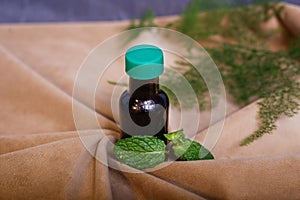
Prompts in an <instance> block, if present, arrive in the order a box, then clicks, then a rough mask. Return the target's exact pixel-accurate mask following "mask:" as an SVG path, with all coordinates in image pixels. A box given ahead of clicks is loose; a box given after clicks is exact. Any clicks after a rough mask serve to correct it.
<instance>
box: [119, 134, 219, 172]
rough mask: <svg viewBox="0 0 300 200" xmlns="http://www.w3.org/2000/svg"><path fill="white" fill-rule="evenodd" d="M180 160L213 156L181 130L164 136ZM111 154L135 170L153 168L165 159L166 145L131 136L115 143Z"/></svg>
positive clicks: (158, 141)
mask: <svg viewBox="0 0 300 200" xmlns="http://www.w3.org/2000/svg"><path fill="white" fill-rule="evenodd" d="M164 136H165V137H166V138H167V139H168V141H170V142H172V146H171V147H172V151H173V152H174V154H175V156H176V157H177V158H179V159H180V160H185V161H189V160H206V159H214V156H213V155H212V154H211V153H210V152H209V151H208V150H207V149H206V148H204V147H203V146H202V145H200V144H199V143H198V142H195V141H191V140H190V139H188V138H186V137H185V135H184V132H183V130H179V131H175V132H172V133H168V134H164ZM113 153H114V155H115V157H116V158H117V159H118V160H119V161H120V162H122V163H125V164H127V165H129V166H131V167H133V168H136V169H146V168H151V167H155V166H156V165H158V164H160V163H162V162H164V161H165V159H166V153H169V152H167V151H166V145H165V143H164V141H163V140H161V139H158V138H156V137H154V136H133V137H131V138H125V139H121V140H119V141H118V142H116V144H115V146H114V150H113Z"/></svg>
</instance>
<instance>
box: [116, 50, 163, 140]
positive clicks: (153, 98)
mask: <svg viewBox="0 0 300 200" xmlns="http://www.w3.org/2000/svg"><path fill="white" fill-rule="evenodd" d="M153 51H154V53H153ZM156 57H158V58H159V59H157V58H156ZM162 57H163V56H162V51H161V50H160V49H158V48H157V47H155V46H152V45H139V46H135V47H133V48H131V49H129V50H128V51H127V53H126V57H125V59H126V73H127V74H128V75H129V76H130V79H129V88H128V90H127V91H125V92H124V93H123V94H122V96H121V98H120V102H119V103H120V105H119V108H120V113H119V114H120V128H121V138H126V137H131V136H134V135H139V136H145V135H148V136H150V135H153V136H156V137H158V138H160V139H162V140H164V141H165V143H166V138H165V137H164V136H163V134H165V133H167V132H168V107H169V99H168V96H167V95H166V93H165V92H163V91H162V90H160V89H159V77H158V76H159V75H160V74H161V73H162V72H163V70H162V69H161V68H162V67H163V59H162ZM136 63H137V64H136ZM132 66H133V67H132ZM150 68H151V70H150V71H149V69H150ZM145 73H146V74H145Z"/></svg>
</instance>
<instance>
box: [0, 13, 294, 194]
mask: <svg viewBox="0 0 300 200" xmlns="http://www.w3.org/2000/svg"><path fill="white" fill-rule="evenodd" d="M293 9H294V8H293ZM299 10H300V9H298V11H299ZM299 13H300V11H299V12H295V14H294V16H295V19H299V18H300V14H299ZM297 16H298V18H297ZM282 21H284V20H282ZM161 23H165V19H162V22H161ZM277 24H279V23H277ZM126 25H127V22H121V23H91V24H50V25H48V24H46V25H2V26H0V45H1V46H0V104H1V105H2V106H1V110H0V199H206V198H209V199H300V134H299V130H300V125H299V120H300V114H298V115H296V116H295V117H293V118H285V117H283V118H281V119H280V120H279V121H278V124H277V125H278V127H279V128H278V129H277V130H276V131H275V132H274V133H273V134H270V135H266V136H264V137H263V138H261V139H260V140H258V141H256V142H254V143H252V144H250V145H249V146H246V147H240V146H239V142H240V141H241V140H242V139H243V138H245V137H246V136H248V135H249V134H251V133H252V132H253V131H254V130H255V129H256V128H257V123H258V122H257V119H256V116H257V115H256V113H257V110H258V108H257V105H256V102H254V103H252V104H250V105H248V106H246V107H244V108H238V107H237V106H235V107H234V108H231V110H230V111H229V112H230V113H231V114H230V115H229V113H228V117H227V118H226V121H225V125H224V127H223V130H222V134H221V136H220V138H219V140H218V142H217V143H216V145H215V147H214V148H213V150H212V152H213V154H214V155H215V157H216V159H215V160H207V161H192V162H173V163H169V162H165V163H163V164H161V165H159V166H157V167H156V168H154V169H151V170H149V171H148V172H147V173H141V171H138V170H133V169H130V168H129V167H128V166H125V165H123V164H121V163H118V162H117V161H116V160H114V158H113V157H112V155H111V148H112V143H111V142H114V141H115V140H116V138H117V137H118V127H117V125H116V124H115V123H114V121H113V120H112V119H113V117H112V116H111V111H110V109H109V108H110V101H108V99H110V95H111V93H110V90H111V88H107V91H101V93H98V96H96V101H97V102H98V103H97V105H96V109H97V111H98V110H99V113H100V114H99V113H95V111H94V110H93V109H92V108H91V107H90V106H88V105H85V104H83V103H80V101H79V100H74V102H75V103H74V104H75V106H77V107H78V108H80V112H81V114H82V115H83V116H86V121H84V122H83V123H84V124H85V128H84V130H82V131H80V132H78V131H77V130H76V124H75V123H74V120H73V113H72V96H71V95H72V87H73V83H74V80H75V77H76V71H77V70H78V69H79V66H80V63H81V62H82V61H83V59H84V58H85V56H86V55H87V54H88V52H89V51H90V50H91V49H92V48H93V47H94V46H96V45H97V44H98V43H99V42H101V41H103V40H104V39H106V38H107V37H108V36H110V35H112V34H114V33H117V32H120V31H122V30H123V29H124V27H125V26H126ZM295 27H296V26H295ZM289 31H290V30H289ZM286 36H287V35H280V36H278V37H286ZM276 41H277V42H278V40H274V41H273V42H272V43H271V44H272V45H275V46H276V45H277V44H276ZM282 41H288V38H287V39H286V38H283V40H280V41H279V42H282ZM283 47H284V45H283V46H282V45H281V44H279V45H277V46H276V48H283ZM237 109H239V110H237ZM170 117H172V116H170ZM91 118H96V121H97V122H98V123H99V124H100V125H101V127H102V129H103V131H102V130H98V129H97V128H98V127H99V126H98V124H95V123H94V122H91V121H90V120H88V119H91ZM218 125H219V124H215V125H214V126H213V127H211V128H212V129H213V128H214V127H217V126H218ZM206 138H207V130H204V131H202V132H200V133H199V134H198V135H197V138H196V139H197V140H198V141H200V142H202V143H203V142H205V141H206ZM84 141H90V142H91V146H85V145H86V144H84ZM88 149H89V150H90V151H88ZM95 158H96V159H95ZM100 161H101V162H100ZM108 164H109V165H110V166H114V167H115V168H117V169H123V170H126V172H123V171H119V170H117V169H114V168H111V167H107V165H108ZM128 170H131V171H134V172H137V173H130V172H129V171H128Z"/></svg>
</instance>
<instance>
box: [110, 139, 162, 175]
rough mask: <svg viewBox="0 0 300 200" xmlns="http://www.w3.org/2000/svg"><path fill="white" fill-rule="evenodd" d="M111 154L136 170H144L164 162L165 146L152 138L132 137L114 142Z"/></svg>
mask: <svg viewBox="0 0 300 200" xmlns="http://www.w3.org/2000/svg"><path fill="white" fill-rule="evenodd" d="M113 152H114V155H115V157H116V158H117V159H118V160H119V161H121V162H122V163H125V164H127V165H129V166H131V167H134V168H136V169H145V168H151V167H154V166H156V165H158V164H160V163H162V162H163V161H164V160H165V153H166V145H165V143H164V141H162V140H160V139H158V138H156V137H153V136H133V137H131V138H125V139H121V140H119V141H118V142H116V144H115V146H114V151H113Z"/></svg>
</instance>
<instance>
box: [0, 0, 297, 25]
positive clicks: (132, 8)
mask: <svg viewBox="0 0 300 200" xmlns="http://www.w3.org/2000/svg"><path fill="white" fill-rule="evenodd" d="M207 1H210V0H207ZM227 1H239V2H244V3H251V0H227ZM188 2H189V0H0V23H24V22H64V21H100V20H101V21H103V20H126V19H132V18H139V17H141V16H142V15H143V13H145V11H146V10H147V9H148V8H150V9H152V10H153V11H154V13H155V15H156V16H162V15H174V14H178V13H181V12H182V10H183V8H184V7H185V6H186V4H187V3H188ZM285 2H289V3H294V4H297V5H300V0H285Z"/></svg>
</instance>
